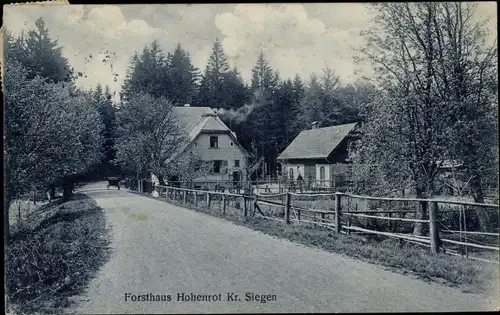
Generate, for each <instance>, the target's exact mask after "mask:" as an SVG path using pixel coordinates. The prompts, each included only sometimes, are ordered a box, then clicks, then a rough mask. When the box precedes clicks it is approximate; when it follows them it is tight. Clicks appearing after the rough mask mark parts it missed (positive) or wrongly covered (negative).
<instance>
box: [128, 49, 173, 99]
mask: <svg viewBox="0 0 500 315" xmlns="http://www.w3.org/2000/svg"><path fill="white" fill-rule="evenodd" d="M171 86H172V82H171V80H170V77H169V76H168V67H167V59H166V57H165V55H164V53H163V51H162V50H161V48H160V46H159V45H158V42H157V41H153V42H152V43H151V45H149V46H146V47H144V48H143V50H142V53H141V54H140V55H138V54H134V56H133V57H132V59H131V61H130V66H129V69H128V70H127V75H126V79H125V82H124V84H123V86H122V92H121V93H120V97H121V99H123V100H128V99H129V98H131V97H133V95H135V94H136V93H141V92H142V93H148V94H151V95H153V96H154V97H160V96H163V97H169V95H168V93H169V92H170V91H171Z"/></svg>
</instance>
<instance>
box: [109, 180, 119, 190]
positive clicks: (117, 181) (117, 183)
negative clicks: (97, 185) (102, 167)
mask: <svg viewBox="0 0 500 315" xmlns="http://www.w3.org/2000/svg"><path fill="white" fill-rule="evenodd" d="M110 186H116V187H117V188H118V190H120V179H119V178H116V177H110V178H108V185H107V186H106V188H107V189H109V187H110Z"/></svg>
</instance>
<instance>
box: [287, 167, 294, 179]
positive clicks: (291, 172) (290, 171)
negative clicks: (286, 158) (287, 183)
mask: <svg viewBox="0 0 500 315" xmlns="http://www.w3.org/2000/svg"><path fill="white" fill-rule="evenodd" d="M288 172H289V173H290V179H294V178H293V168H290V170H289V171H288Z"/></svg>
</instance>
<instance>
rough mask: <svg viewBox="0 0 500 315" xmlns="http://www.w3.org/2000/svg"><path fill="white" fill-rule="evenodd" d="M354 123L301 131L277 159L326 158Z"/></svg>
mask: <svg viewBox="0 0 500 315" xmlns="http://www.w3.org/2000/svg"><path fill="white" fill-rule="evenodd" d="M355 126H356V123H352V124H345V125H337V126H331V127H324V128H317V129H309V130H304V131H302V132H301V133H300V134H299V135H298V136H297V137H296V138H295V139H294V140H293V141H292V143H290V145H289V146H288V147H287V148H286V149H285V150H284V151H283V152H282V153H281V154H280V155H279V156H278V160H290V159H326V158H327V157H328V156H329V155H330V153H331V152H332V151H333V150H335V149H336V148H337V146H338V145H339V144H340V143H341V142H342V140H344V139H345V137H347V135H348V134H349V133H350V132H351V131H352V130H353V129H354V127H355Z"/></svg>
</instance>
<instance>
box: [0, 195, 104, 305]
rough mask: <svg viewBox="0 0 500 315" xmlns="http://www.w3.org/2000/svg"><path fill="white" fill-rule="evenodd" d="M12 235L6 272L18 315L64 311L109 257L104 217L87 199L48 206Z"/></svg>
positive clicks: (10, 296) (34, 213) (12, 302)
mask: <svg viewBox="0 0 500 315" xmlns="http://www.w3.org/2000/svg"><path fill="white" fill-rule="evenodd" d="M12 232H13V234H12V237H11V239H10V241H9V253H8V254H9V256H8V260H7V265H6V269H5V270H6V280H7V288H8V294H9V301H10V308H11V309H10V311H11V312H13V313H16V314H18V313H20V314H31V313H51V314H56V313H62V309H63V308H65V307H68V306H70V300H69V297H71V296H73V295H75V294H79V293H81V292H82V290H83V289H84V288H85V286H86V285H87V284H88V282H89V281H90V279H91V278H92V277H93V276H94V274H95V273H96V271H97V270H98V269H99V268H100V267H101V266H102V265H103V264H104V263H105V262H106V260H107V258H108V257H109V253H110V249H109V240H108V237H107V235H108V234H107V229H106V226H105V219H104V213H103V211H102V209H101V208H99V207H98V206H97V204H96V203H95V201H93V200H92V199H90V198H88V197H86V196H85V195H75V198H74V199H73V200H71V201H69V202H66V203H60V202H59V203H51V204H45V205H43V206H42V207H40V208H38V209H36V211H34V212H31V213H30V214H28V215H27V217H26V219H25V220H23V224H22V225H16V226H13V229H12Z"/></svg>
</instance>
